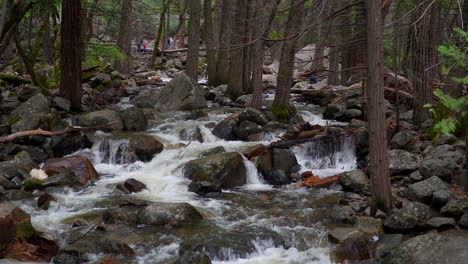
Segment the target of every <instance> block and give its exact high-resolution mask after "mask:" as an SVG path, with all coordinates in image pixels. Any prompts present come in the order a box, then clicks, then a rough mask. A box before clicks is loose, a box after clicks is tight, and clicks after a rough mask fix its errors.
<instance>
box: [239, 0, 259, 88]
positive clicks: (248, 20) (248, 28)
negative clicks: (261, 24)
mask: <svg viewBox="0 0 468 264" xmlns="http://www.w3.org/2000/svg"><path fill="white" fill-rule="evenodd" d="M255 4H256V3H255V0H252V1H247V3H246V11H245V20H244V40H243V43H244V44H243V56H244V59H243V60H244V63H243V64H242V66H243V69H242V72H243V74H242V80H243V83H242V87H243V92H244V94H251V93H252V86H250V84H251V77H252V68H253V66H252V65H253V56H252V49H253V48H252V44H250V42H251V40H252V38H253V36H252V34H254V30H253V28H254V27H255V25H254V24H252V21H253V20H254V19H255V18H254V16H255Z"/></svg>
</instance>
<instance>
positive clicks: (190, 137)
mask: <svg viewBox="0 0 468 264" xmlns="http://www.w3.org/2000/svg"><path fill="white" fill-rule="evenodd" d="M179 137H180V139H182V140H186V141H198V142H200V143H203V142H204V141H205V140H204V139H203V134H202V132H201V129H200V127H198V126H197V127H195V128H189V129H186V128H184V129H182V130H181V131H180V133H179Z"/></svg>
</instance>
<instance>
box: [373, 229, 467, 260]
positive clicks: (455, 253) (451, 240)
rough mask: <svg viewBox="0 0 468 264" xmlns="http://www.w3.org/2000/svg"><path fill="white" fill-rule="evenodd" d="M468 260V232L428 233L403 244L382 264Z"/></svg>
mask: <svg viewBox="0 0 468 264" xmlns="http://www.w3.org/2000/svg"><path fill="white" fill-rule="evenodd" d="M467 259H468V231H463V230H458V231H449V232H444V233H428V234H424V235H420V236H416V237H413V238H410V239H408V240H407V241H405V242H403V243H402V244H401V245H400V246H398V247H397V248H396V249H394V250H392V251H391V252H390V254H389V255H387V256H386V257H385V258H384V260H383V262H382V264H428V263H434V264H435V263H437V264H453V263H464V262H465V261H466V260H467Z"/></svg>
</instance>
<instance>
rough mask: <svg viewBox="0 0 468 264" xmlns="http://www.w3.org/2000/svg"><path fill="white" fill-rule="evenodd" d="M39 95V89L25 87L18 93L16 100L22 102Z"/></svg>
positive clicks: (30, 86)
mask: <svg viewBox="0 0 468 264" xmlns="http://www.w3.org/2000/svg"><path fill="white" fill-rule="evenodd" d="M40 93H41V88H39V87H37V86H32V85H25V86H23V87H22V88H21V89H20V90H19V91H18V100H19V101H21V102H24V101H27V100H28V99H30V98H31V97H33V96H35V95H36V94H40Z"/></svg>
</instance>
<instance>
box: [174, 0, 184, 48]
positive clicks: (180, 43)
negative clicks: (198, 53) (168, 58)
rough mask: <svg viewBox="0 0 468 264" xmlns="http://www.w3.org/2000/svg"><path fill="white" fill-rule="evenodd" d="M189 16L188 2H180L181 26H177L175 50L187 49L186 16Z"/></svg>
mask: <svg viewBox="0 0 468 264" xmlns="http://www.w3.org/2000/svg"><path fill="white" fill-rule="evenodd" d="M186 14H187V0H180V13H179V25H178V26H177V30H176V34H175V40H174V48H175V49H183V48H184V47H185V44H184V39H185V20H186V18H185V16H186Z"/></svg>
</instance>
